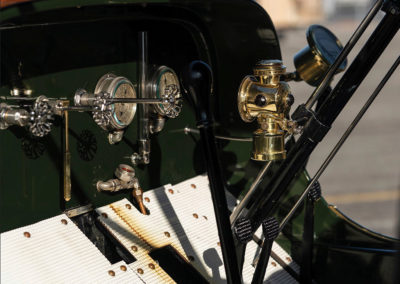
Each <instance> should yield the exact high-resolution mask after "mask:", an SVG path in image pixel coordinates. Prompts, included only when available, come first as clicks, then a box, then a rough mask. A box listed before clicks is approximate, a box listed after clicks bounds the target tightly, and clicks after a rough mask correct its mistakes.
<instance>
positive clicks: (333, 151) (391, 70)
mask: <svg viewBox="0 0 400 284" xmlns="http://www.w3.org/2000/svg"><path fill="white" fill-rule="evenodd" d="M399 63H400V56H399V57H398V58H397V60H396V61H395V62H394V64H393V65H392V67H391V68H390V69H389V71H388V72H387V73H386V75H385V77H384V78H383V79H382V81H381V82H380V83H379V85H378V87H376V89H375V91H374V92H373V93H372V95H371V96H370V97H369V99H368V100H367V102H366V103H365V105H364V106H363V108H362V109H361V110H360V112H359V113H358V114H357V116H356V118H355V119H354V120H353V122H352V123H351V124H350V126H349V128H347V130H346V132H345V133H344V134H343V136H342V137H341V138H340V140H339V142H338V143H337V144H336V146H335V147H334V148H333V150H332V152H331V153H330V154H329V155H328V157H327V158H326V159H325V161H324V163H323V164H322V166H321V167H320V168H319V170H318V171H317V173H316V174H315V176H314V177H313V179H312V180H311V182H310V183H309V184H308V186H307V188H306V189H305V190H304V192H303V194H302V195H301V196H300V198H299V199H298V200H297V202H296V203H295V205H294V206H293V208H292V209H291V210H290V211H289V213H288V214H287V215H286V217H285V218H284V219H283V220H282V222H281V223H280V225H279V231H282V229H283V228H284V227H285V225H286V224H287V222H288V221H289V220H290V218H291V217H292V216H293V214H294V213H295V211H296V210H297V208H298V207H299V206H300V204H301V203H302V202H303V200H304V198H305V197H306V196H307V194H308V192H309V191H310V189H311V187H312V186H313V185H314V183H315V182H316V181H317V180H318V179H319V177H320V176H321V175H322V173H323V172H324V171H325V169H326V168H327V166H328V165H329V163H330V162H331V161H332V159H333V158H334V157H335V155H336V153H337V152H338V151H339V149H340V148H341V147H342V145H343V143H344V142H345V141H346V139H347V138H348V137H349V135H350V134H351V132H352V131H353V129H354V128H355V127H356V125H357V124H358V122H359V121H360V120H361V118H362V117H363V115H364V114H365V112H366V111H367V110H368V108H369V107H370V105H371V104H372V102H373V101H374V100H375V98H376V97H377V96H378V94H379V92H380V91H381V90H382V88H383V87H384V86H385V84H386V82H387V81H388V80H389V78H390V77H391V76H392V74H393V73H394V71H395V70H396V68H397V67H398V66H399Z"/></svg>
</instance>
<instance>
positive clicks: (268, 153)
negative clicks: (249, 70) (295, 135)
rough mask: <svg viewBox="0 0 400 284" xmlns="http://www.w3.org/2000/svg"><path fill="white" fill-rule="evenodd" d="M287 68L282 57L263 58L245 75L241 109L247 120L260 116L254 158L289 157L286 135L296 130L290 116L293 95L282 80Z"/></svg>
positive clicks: (239, 104)
mask: <svg viewBox="0 0 400 284" xmlns="http://www.w3.org/2000/svg"><path fill="white" fill-rule="evenodd" d="M285 72H286V67H285V66H284V65H283V64H282V61H280V60H261V61H259V62H257V64H256V65H255V66H254V68H253V73H254V75H250V76H246V77H245V78H244V79H243V81H242V83H241V85H240V87H239V92H238V109H239V113H240V117H241V118H242V119H243V120H244V121H245V122H252V121H254V120H255V119H257V122H258V124H259V128H258V129H257V130H256V131H254V133H253V150H252V153H251V158H252V159H253V160H257V161H273V160H281V159H285V158H286V150H285V135H286V133H288V132H289V133H291V132H293V130H294V124H295V123H294V122H293V121H291V120H289V119H287V117H288V114H289V111H290V106H291V105H292V104H293V102H294V98H293V96H292V94H291V92H290V87H289V85H288V84H287V83H286V82H284V81H281V76H282V75H283V74H285Z"/></svg>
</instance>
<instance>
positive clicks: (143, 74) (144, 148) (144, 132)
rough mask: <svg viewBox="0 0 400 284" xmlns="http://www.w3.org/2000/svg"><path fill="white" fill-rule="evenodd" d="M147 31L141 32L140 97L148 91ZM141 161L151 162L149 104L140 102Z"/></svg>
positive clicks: (143, 97)
mask: <svg viewBox="0 0 400 284" xmlns="http://www.w3.org/2000/svg"><path fill="white" fill-rule="evenodd" d="M147 43H148V38H147V32H145V31H143V32H140V33H139V45H140V53H139V75H140V78H139V98H140V99H147V98H148V97H147V92H146V80H147V62H148V58H147V57H148V54H147V51H148V49H147ZM138 110H139V119H138V122H139V127H138V131H139V135H138V136H139V139H138V144H139V161H138V162H139V163H143V164H149V163H150V138H149V137H150V127H149V106H148V105H147V104H139V106H138Z"/></svg>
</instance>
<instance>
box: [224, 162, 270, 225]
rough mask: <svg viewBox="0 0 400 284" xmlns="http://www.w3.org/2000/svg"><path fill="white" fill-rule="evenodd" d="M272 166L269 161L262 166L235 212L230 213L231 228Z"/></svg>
mask: <svg viewBox="0 0 400 284" xmlns="http://www.w3.org/2000/svg"><path fill="white" fill-rule="evenodd" d="M271 165H272V161H269V162H268V163H266V164H265V165H264V167H263V168H262V169H261V171H260V172H259V173H258V175H257V177H256V179H255V180H254V182H253V183H252V184H251V186H250V189H249V191H248V192H247V193H246V195H245V196H244V198H243V199H242V200H241V201H240V203H239V204H238V206H236V208H235V210H234V211H233V212H232V214H231V216H230V221H231V226H233V225H234V224H235V222H236V220H237V219H238V217H239V216H240V214H241V213H242V211H243V210H244V209H245V208H246V206H247V204H249V202H250V200H251V198H252V197H253V196H254V193H255V191H256V188H257V187H258V185H259V184H260V183H261V182H262V180H263V178H264V176H265V174H266V173H267V172H268V170H269V168H270V167H271Z"/></svg>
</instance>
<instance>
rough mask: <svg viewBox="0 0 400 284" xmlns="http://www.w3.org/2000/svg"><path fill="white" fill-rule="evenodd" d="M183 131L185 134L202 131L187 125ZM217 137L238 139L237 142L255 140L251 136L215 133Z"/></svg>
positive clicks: (231, 139) (229, 139) (230, 139)
mask: <svg viewBox="0 0 400 284" xmlns="http://www.w3.org/2000/svg"><path fill="white" fill-rule="evenodd" d="M183 132H185V134H189V133H196V134H199V133H200V131H199V130H198V129H193V128H189V127H185V128H184V129H183ZM215 138H217V139H220V140H228V141H237V142H252V141H253V138H251V137H249V138H247V137H234V136H223V135H215Z"/></svg>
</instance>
